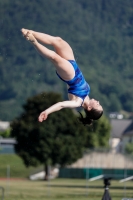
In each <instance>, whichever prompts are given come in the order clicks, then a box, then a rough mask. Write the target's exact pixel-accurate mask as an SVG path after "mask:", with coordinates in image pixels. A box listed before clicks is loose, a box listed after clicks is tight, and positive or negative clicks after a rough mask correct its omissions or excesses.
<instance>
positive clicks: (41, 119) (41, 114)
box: [38, 111, 48, 122]
mask: <svg viewBox="0 0 133 200" xmlns="http://www.w3.org/2000/svg"><path fill="white" fill-rule="evenodd" d="M47 117H48V113H47V112H46V111H43V112H41V113H40V115H39V117H38V121H39V122H43V121H44V120H46V119H47Z"/></svg>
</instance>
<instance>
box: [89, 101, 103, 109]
mask: <svg viewBox="0 0 133 200" xmlns="http://www.w3.org/2000/svg"><path fill="white" fill-rule="evenodd" d="M89 107H90V108H91V109H92V108H93V109H96V110H99V111H102V110H103V108H102V106H101V105H100V103H99V101H97V100H95V99H90V103H89Z"/></svg>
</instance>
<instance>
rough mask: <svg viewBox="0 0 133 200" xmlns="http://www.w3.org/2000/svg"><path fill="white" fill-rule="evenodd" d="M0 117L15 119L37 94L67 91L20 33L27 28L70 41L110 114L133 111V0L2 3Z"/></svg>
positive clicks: (4, 0) (93, 94) (93, 91)
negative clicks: (27, 100)
mask: <svg viewBox="0 0 133 200" xmlns="http://www.w3.org/2000/svg"><path fill="white" fill-rule="evenodd" d="M0 7H1V9H0V13H1V14H0V29H1V36H0V118H1V120H6V121H7V120H12V119H14V117H16V116H18V114H20V113H21V112H22V109H21V106H22V104H23V103H24V102H25V101H26V99H27V98H28V97H30V96H32V95H35V94H38V93H40V92H44V91H55V92H57V91H60V92H61V93H62V94H63V95H64V97H65V93H66V89H65V87H64V83H63V82H61V81H60V80H59V79H58V78H57V77H56V74H55V69H54V68H52V64H51V63H50V62H49V61H47V60H46V59H43V58H42V57H41V56H40V55H38V53H37V52H36V51H35V49H34V48H33V47H32V46H31V45H30V44H29V43H28V42H27V41H25V40H24V38H23V37H22V36H21V33H20V29H21V28H22V27H25V28H28V29H33V30H36V31H40V32H46V33H48V34H51V35H55V36H60V37H62V38H64V39H65V40H66V41H68V42H69V43H70V45H71V46H72V48H73V51H74V53H75V58H76V60H77V62H78V64H79V66H80V68H81V70H82V71H83V74H84V75H85V78H86V80H87V81H88V82H89V84H90V86H91V93H90V97H94V98H96V99H98V100H100V102H101V104H102V105H103V107H104V110H105V113H108V112H111V111H118V112H119V111H120V110H125V111H128V112H132V111H133V103H132V102H133V87H132V80H133V70H132V69H133V56H132V54H133V1H132V0H127V1H125V0H121V1H120V0H111V1H105V0H93V1H92V0H87V1H86V0H73V1H72V0H67V1H65V0H54V1H52V3H51V1H49V0H38V1H35V0H33V1H27V0H23V1H17V0H14V1H10V0H1V3H0Z"/></svg>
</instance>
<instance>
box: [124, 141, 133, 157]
mask: <svg viewBox="0 0 133 200" xmlns="http://www.w3.org/2000/svg"><path fill="white" fill-rule="evenodd" d="M125 152H126V153H127V154H130V155H131V156H133V142H131V143H128V144H127V145H126V147H125Z"/></svg>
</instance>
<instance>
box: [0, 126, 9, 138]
mask: <svg viewBox="0 0 133 200" xmlns="http://www.w3.org/2000/svg"><path fill="white" fill-rule="evenodd" d="M10 134H11V130H10V128H8V129H6V130H5V131H0V136H1V137H3V138H9V137H10Z"/></svg>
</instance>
